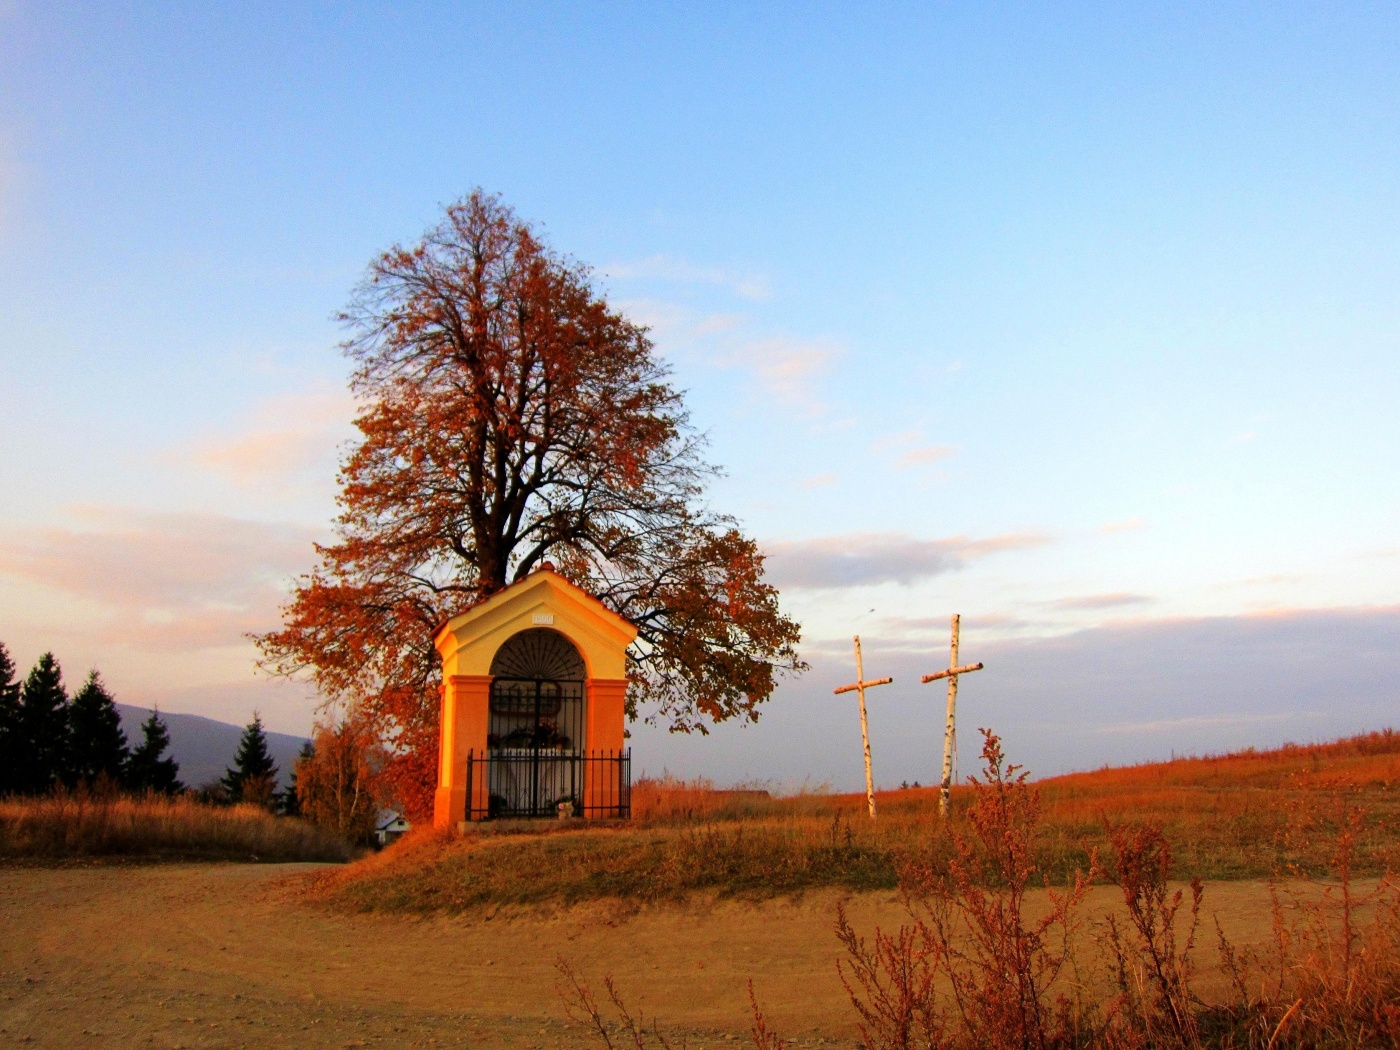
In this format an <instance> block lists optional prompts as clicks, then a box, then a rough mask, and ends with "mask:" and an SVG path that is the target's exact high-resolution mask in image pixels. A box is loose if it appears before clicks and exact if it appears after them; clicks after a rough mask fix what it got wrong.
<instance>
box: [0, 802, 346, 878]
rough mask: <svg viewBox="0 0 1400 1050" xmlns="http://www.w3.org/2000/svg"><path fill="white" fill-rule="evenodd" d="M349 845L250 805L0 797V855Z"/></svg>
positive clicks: (142, 855)
mask: <svg viewBox="0 0 1400 1050" xmlns="http://www.w3.org/2000/svg"><path fill="white" fill-rule="evenodd" d="M354 852H355V851H354V850H353V849H352V848H351V847H350V846H349V845H348V844H347V843H345V842H343V841H342V840H341V839H339V838H337V837H336V836H334V835H331V834H328V833H326V832H324V831H322V830H320V829H319V828H316V827H313V826H312V825H310V824H308V823H306V822H304V821H300V820H293V819H289V818H286V817H275V816H273V815H272V814H270V813H268V812H267V811H266V810H264V809H261V808H259V807H257V806H209V805H205V804H203V803H200V802H196V801H194V800H192V799H188V798H180V797H177V798H165V797H162V796H152V797H149V798H143V799H133V798H123V797H115V798H101V797H96V798H94V797H84V796H81V795H71V796H56V797H52V798H41V799H9V800H3V801H0V861H10V862H16V861H28V862H36V861H37V862H40V863H53V862H63V861H82V860H94V859H114V858H124V859H136V860H238V861H344V860H349V859H350V857H351V856H352V855H353V854H354Z"/></svg>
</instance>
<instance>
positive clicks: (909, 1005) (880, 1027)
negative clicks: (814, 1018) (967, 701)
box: [837, 729, 1097, 1050]
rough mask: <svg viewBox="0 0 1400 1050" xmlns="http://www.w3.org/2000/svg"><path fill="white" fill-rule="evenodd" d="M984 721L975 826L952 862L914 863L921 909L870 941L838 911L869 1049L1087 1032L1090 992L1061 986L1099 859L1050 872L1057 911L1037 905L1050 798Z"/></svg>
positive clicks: (906, 888) (906, 883)
mask: <svg viewBox="0 0 1400 1050" xmlns="http://www.w3.org/2000/svg"><path fill="white" fill-rule="evenodd" d="M982 733H983V737H984V742H983V747H982V761H983V770H984V774H983V778H982V779H980V780H979V779H975V778H974V780H973V784H974V793H975V800H974V802H973V804H972V807H971V809H970V810H969V811H968V821H969V823H970V824H971V827H972V832H973V834H972V837H971V838H967V837H964V836H963V835H961V834H960V833H958V832H954V833H953V847H954V849H953V852H954V856H953V858H952V860H951V861H950V862H949V864H948V870H947V873H946V874H940V873H938V872H936V871H934V870H933V869H932V868H931V867H930V866H928V865H927V864H922V865H921V864H916V863H914V864H910V865H908V866H907V867H906V869H905V871H904V875H903V879H902V889H901V893H902V898H903V902H904V905H905V908H906V910H907V912H908V914H909V918H910V921H909V922H908V923H906V924H903V925H901V926H900V928H899V930H898V931H897V932H895V933H893V934H890V933H885V932H883V931H881V930H878V929H877V930H876V933H875V940H874V945H873V947H869V948H867V947H866V944H865V941H864V939H862V938H860V937H858V936H857V935H856V933H855V931H854V930H853V929H852V928H851V925H850V923H849V921H848V920H847V918H846V914H845V912H844V910H841V911H838V914H837V936H838V938H839V939H840V940H841V943H842V945H843V946H844V947H845V949H846V959H845V960H843V962H844V965H842V964H840V963H838V967H839V968H840V972H841V979H842V982H843V983H844V984H845V987H846V991H847V993H848V994H849V996H850V998H851V1003H852V1005H853V1006H854V1007H855V1010H856V1013H857V1014H858V1016H859V1017H860V1032H861V1039H862V1042H863V1043H864V1045H865V1046H866V1048H867V1050H910V1048H913V1047H924V1048H930V1050H932V1048H943V1047H947V1048H950V1050H960V1048H964V1047H966V1048H975V1050H1003V1048H1005V1050H1013V1048H1014V1050H1027V1048H1029V1050H1052V1048H1056V1047H1069V1046H1075V1045H1078V1044H1079V1043H1081V1042H1083V1038H1084V1027H1085V1013H1084V1010H1083V1008H1082V1004H1080V1003H1079V1002H1078V1001H1076V1000H1070V999H1069V998H1067V997H1065V996H1064V995H1063V993H1059V992H1053V993H1052V989H1053V988H1054V987H1055V985H1056V983H1057V982H1058V981H1059V979H1060V977H1061V975H1062V973H1063V972H1064V970H1065V967H1066V966H1067V965H1068V964H1069V962H1070V948H1069V946H1070V938H1071V935H1072V934H1073V932H1074V930H1075V928H1076V926H1077V923H1078V920H1077V917H1076V911H1077V909H1078V907H1079V905H1080V904H1081V903H1082V901H1083V899H1084V896H1085V894H1086V893H1088V890H1089V885H1090V882H1091V881H1092V879H1093V877H1094V875H1095V874H1096V872H1097V860H1096V859H1092V858H1091V862H1090V870H1089V871H1088V872H1078V873H1076V874H1075V876H1074V879H1073V881H1072V882H1071V884H1070V886H1069V887H1068V889H1066V890H1065V891H1063V892H1061V891H1056V890H1054V889H1052V888H1051V887H1050V886H1049V885H1048V883H1047V884H1046V885H1045V889H1046V894H1047V899H1048V903H1049V909H1048V911H1047V913H1046V914H1045V915H1044V916H1042V917H1041V918H1039V919H1035V920H1032V919H1030V918H1029V917H1028V916H1027V913H1026V894H1027V892H1028V890H1030V889H1031V888H1032V885H1033V880H1034V878H1035V875H1036V872H1037V869H1036V863H1035V859H1034V841H1033V840H1034V836H1035V831H1036V828H1037V826H1038V823H1039V798H1038V796H1037V793H1036V791H1035V789H1034V788H1032V787H1031V786H1030V785H1029V784H1028V783H1027V782H1026V780H1027V775H1026V773H1025V772H1024V771H1021V770H1020V769H1019V767H1017V766H1015V765H1008V764H1006V762H1005V756H1004V755H1003V753H1002V750H1001V741H1000V740H999V739H998V738H997V736H996V735H995V734H994V733H992V732H991V731H990V730H985V729H984V730H982ZM940 985H946V987H947V989H948V990H947V993H946V995H944V994H943V993H941V991H940Z"/></svg>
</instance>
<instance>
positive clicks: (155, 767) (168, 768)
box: [126, 710, 184, 795]
mask: <svg viewBox="0 0 1400 1050" xmlns="http://www.w3.org/2000/svg"><path fill="white" fill-rule="evenodd" d="M169 746H170V731H169V730H168V729H166V728H165V723H164V722H162V721H161V719H160V712H159V711H158V710H152V711H151V717H150V718H148V719H146V721H144V722H142V723H141V743H139V744H137V745H136V750H134V751H132V752H131V758H130V760H129V761H128V762H127V764H126V786H127V788H128V789H129V790H131V791H135V792H138V793H139V792H146V791H155V792H159V793H160V794H162V795H173V794H175V793H176V792H177V791H180V790H182V789H183V788H184V785H183V784H181V783H180V780H179V776H180V764H179V763H178V762H176V761H175V760H174V759H173V758H163V757H161V756H163V755H164V754H165V749H166V748H167V747H169Z"/></svg>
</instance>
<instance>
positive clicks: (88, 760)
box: [68, 671, 130, 784]
mask: <svg viewBox="0 0 1400 1050" xmlns="http://www.w3.org/2000/svg"><path fill="white" fill-rule="evenodd" d="M68 727H69V745H68V747H69V751H68V754H69V762H68V769H69V776H70V777H71V778H72V783H74V784H94V783H96V782H97V781H98V780H100V779H102V778H104V777H105V778H106V779H107V780H108V781H110V782H111V783H113V784H116V783H118V782H119V781H120V780H122V778H123V776H124V774H125V772H126V763H127V762H128V761H129V759H130V754H129V752H128V751H127V746H126V734H125V733H123V732H122V720H121V715H119V714H118V713H117V705H116V703H115V702H114V701H113V700H112V694H111V693H109V692H107V687H106V686H104V685H103V684H102V679H101V677H100V676H99V675H98V673H97V672H96V671H93V672H92V673H91V674H89V675H88V679H87V681H86V682H84V683H83V687H82V688H81V689H79V690H78V693H77V695H76V696H74V697H73V703H72V705H71V706H70V707H69V709H68Z"/></svg>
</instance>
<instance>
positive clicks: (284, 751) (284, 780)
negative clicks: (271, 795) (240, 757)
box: [117, 704, 306, 788]
mask: <svg viewBox="0 0 1400 1050" xmlns="http://www.w3.org/2000/svg"><path fill="white" fill-rule="evenodd" d="M117 711H118V713H119V714H120V715H121V719H122V731H123V732H125V733H126V739H127V743H129V744H131V745H132V746H133V747H134V746H135V745H136V744H137V742H139V741H140V739H141V723H142V722H144V721H145V720H146V719H148V718H149V717H150V716H151V711H150V708H146V707H132V706H131V705H129V704H118V705H117ZM160 717H161V721H163V722H164V723H165V724H166V726H168V727H169V729H170V754H171V756H172V757H174V759H175V761H176V762H179V763H180V780H181V781H182V782H183V783H184V784H185V785H186V786H187V787H193V788H197V787H201V786H202V785H204V784H207V783H209V782H210V781H211V780H218V779H219V778H220V777H221V776H223V775H224V770H226V769H227V768H228V767H229V765H231V764H232V762H233V756H234V753H235V752H236V751H237V750H238V739H239V737H241V736H242V735H243V727H242V726H235V725H229V724H228V723H227V722H217V721H215V720H214V719H212V718H205V717H203V716H202V715H186V714H178V713H176V712H172V711H162V712H161V713H160ZM305 743H306V738H305V737H299V736H291V735H290V734H287V733H268V734H267V749H268V751H269V752H271V754H272V758H273V760H274V761H275V762H276V763H277V770H278V787H280V788H285V787H286V786H287V784H288V782H289V781H290V778H291V775H292V767H293V765H294V764H295V763H296V758H297V752H299V751H300V750H301V747H302V745H303V744H305Z"/></svg>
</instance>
